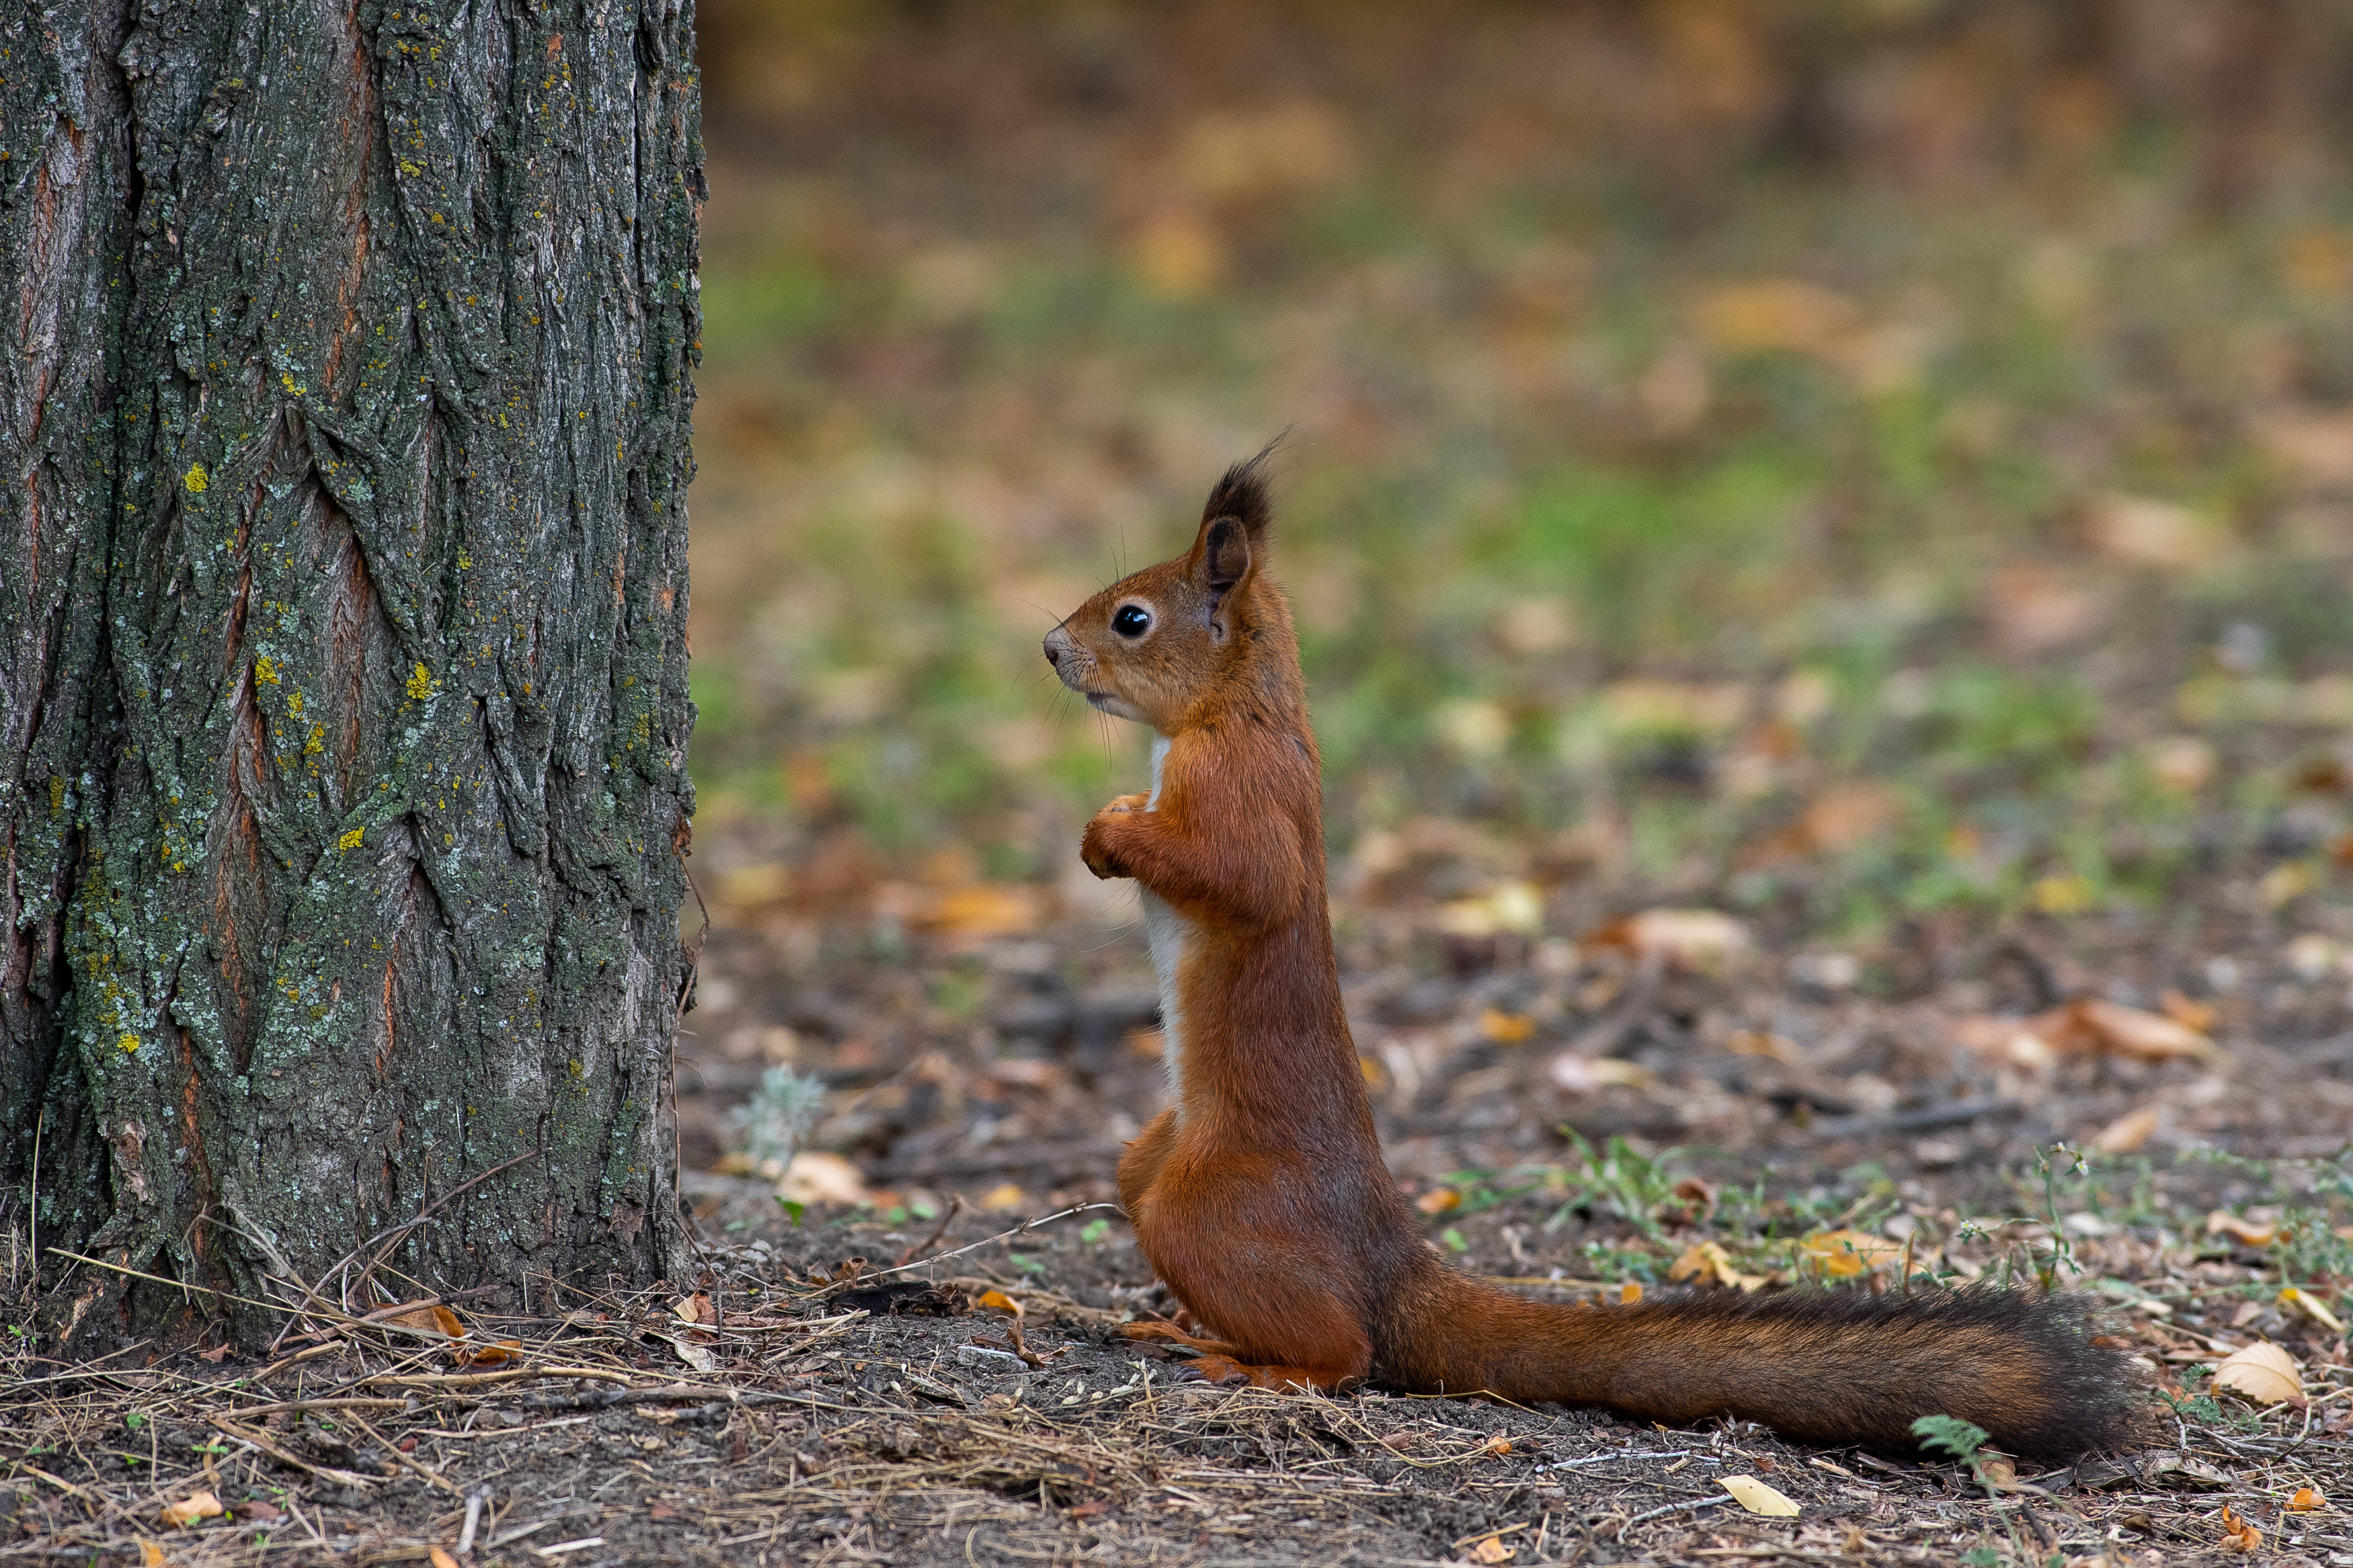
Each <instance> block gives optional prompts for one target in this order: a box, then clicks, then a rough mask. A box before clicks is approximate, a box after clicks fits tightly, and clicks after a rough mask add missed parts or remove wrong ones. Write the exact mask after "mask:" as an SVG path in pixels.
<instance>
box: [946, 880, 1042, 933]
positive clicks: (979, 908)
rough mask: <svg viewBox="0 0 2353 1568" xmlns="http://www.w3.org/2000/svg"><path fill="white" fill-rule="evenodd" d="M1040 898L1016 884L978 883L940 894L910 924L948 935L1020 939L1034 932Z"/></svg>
mask: <svg viewBox="0 0 2353 1568" xmlns="http://www.w3.org/2000/svg"><path fill="white" fill-rule="evenodd" d="M1043 914H1044V907H1043V895H1042V894H1041V893H1040V892H1039V889H1036V888H1032V887H1029V886H1028V885H1026V884H1024V883H1018V882H977V883H975V884H974V885H973V886H971V887H968V888H957V889H953V890H951V891H948V892H944V893H942V894H940V895H939V896H938V897H937V898H935V899H934V900H931V902H930V903H929V904H928V905H927V906H926V907H924V908H923V909H921V910H917V911H916V913H915V915H914V918H913V923H914V924H915V925H916V926H918V927H920V928H922V929H923V930H925V931H941V932H944V933H945V934H947V935H950V936H967V937H983V936H1019V935H1022V934H1023V933H1025V932H1027V931H1034V930H1035V929H1037V926H1038V922H1039V919H1040V918H1041V917H1042V916H1043Z"/></svg>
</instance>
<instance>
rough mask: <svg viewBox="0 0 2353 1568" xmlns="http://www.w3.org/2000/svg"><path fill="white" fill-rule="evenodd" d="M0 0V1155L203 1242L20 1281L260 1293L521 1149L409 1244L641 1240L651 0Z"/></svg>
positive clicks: (651, 853)
mask: <svg viewBox="0 0 2353 1568" xmlns="http://www.w3.org/2000/svg"><path fill="white" fill-rule="evenodd" d="M59 22H63V23H65V24H67V25H66V26H58V23H59ZM0 35H4V36H5V51H6V52H5V58H0V250H5V257H6V265H7V266H8V268H9V270H10V276H11V278H12V279H14V280H15V281H16V284H17V289H18V293H17V296H16V297H17V298H20V299H21V300H25V301H27V302H28V304H27V308H26V310H23V311H21V312H20V311H18V310H8V311H6V312H0V314H5V329H0V330H5V331H7V332H8V334H9V340H8V344H7V346H8V348H9V349H10V350H11V351H12V352H11V353H9V354H8V355H7V356H6V357H7V360H8V363H7V364H6V365H5V367H0V418H5V421H6V424H5V431H6V434H7V442H6V444H7V445H8V446H9V448H10V449H12V450H20V451H22V452H23V454H24V459H23V465H22V469H21V478H20V479H19V480H18V482H16V484H14V485H13V486H12V487H11V489H9V490H8V492H7V493H6V496H5V500H0V528H5V530H6V531H7V533H6V537H7V539H8V541H9V549H10V553H11V557H12V560H11V562H6V563H0V634H5V636H6V637H7V639H8V640H7V642H6V644H5V655H0V661H5V670H0V679H5V683H6V691H7V700H8V706H7V712H6V717H5V721H0V792H5V793H0V826H5V834H6V840H5V847H6V851H7V860H6V874H7V884H6V887H5V900H6V905H5V907H6V912H7V915H8V926H7V929H8V934H9V945H8V948H7V950H6V952H7V967H6V970H5V975H0V1028H5V1036H0V1052H5V1054H0V1118H5V1121H0V1142H5V1150H4V1151H0V1179H5V1181H6V1182H7V1183H8V1184H10V1185H11V1187H12V1188H13V1189H14V1190H15V1191H16V1192H17V1193H18V1194H24V1193H26V1192H27V1191H36V1192H37V1203H38V1205H39V1207H38V1209H37V1220H38V1226H39V1230H40V1234H41V1236H42V1238H43V1243H44V1246H45V1247H46V1246H47V1245H48V1244H49V1243H51V1242H55V1243H57V1244H58V1245H59V1246H62V1247H69V1248H70V1249H71V1250H75V1251H79V1252H83V1253H85V1254H87V1255H89V1256H91V1257H96V1258H101V1259H103V1260H104V1261H106V1262H109V1263H112V1264H116V1265H118V1266H120V1267H121V1268H129V1269H135V1270H139V1271H141V1272H143V1273H147V1274H153V1275H157V1276H161V1277H164V1278H166V1279H173V1280H176V1281H183V1282H185V1283H188V1284H195V1285H205V1286H208V1287H211V1288H212V1289H214V1290H216V1291H218V1292H224V1293H226V1295H225V1296H203V1295H197V1296H194V1297H191V1296H188V1295H184V1294H183V1293H182V1292H180V1291H177V1290H174V1289H166V1288H164V1287H160V1286H153V1285H142V1284H139V1283H137V1282H135V1281H131V1280H130V1279H129V1277H128V1276H125V1275H123V1274H120V1273H115V1272H110V1271H107V1270H103V1269H97V1268H90V1267H89V1266H87V1265H70V1266H69V1265H67V1264H66V1263H64V1262H62V1261H60V1260H58V1259H56V1258H51V1259H50V1260H49V1262H48V1265H47V1268H45V1271H44V1279H45V1281H46V1282H47V1287H48V1289H49V1290H50V1295H49V1299H48V1309H47V1321H48V1325H49V1327H50V1328H51V1329H52V1331H55V1332H57V1333H58V1334H60V1335H64V1336H68V1337H75V1336H79V1337H83V1338H90V1337H92V1336H96V1337H100V1338H102V1337H111V1336H114V1335H118V1334H121V1333H124V1332H134V1331H135V1332H142V1333H144V1332H151V1331H155V1330H156V1329H157V1327H158V1326H159V1325H162V1324H164V1323H166V1322H168V1321H173V1320H176V1319H180V1318H182V1317H183V1316H184V1315H185V1311H186V1310H188V1308H187V1303H188V1302H189V1301H191V1300H194V1301H195V1304H196V1307H197V1308H198V1309H199V1310H203V1311H206V1313H208V1314H212V1315H225V1316H226V1317H227V1319H228V1320H229V1321H231V1322H232V1323H233V1324H234V1325H235V1327H236V1328H237V1331H239V1332H240V1333H241V1334H242V1335H243V1336H244V1337H246V1338H248V1339H252V1338H254V1337H256V1336H258V1335H259V1334H260V1333H263V1332H266V1331H270V1330H273V1329H274V1327H275V1324H274V1323H272V1322H270V1321H269V1319H268V1316H267V1314H262V1313H259V1312H257V1311H255V1310H251V1309H246V1308H239V1307H237V1306H235V1305H234V1304H233V1303H229V1302H227V1300H226V1297H227V1296H242V1297H247V1298H251V1299H267V1298H268V1297H269V1292H270V1290H271V1289H273V1287H272V1286H270V1285H269V1282H268V1281H269V1279H271V1278H273V1277H281V1276H294V1277H300V1278H301V1279H311V1280H314V1279H316V1278H317V1277H318V1275H319V1274H320V1273H322V1272H323V1271H324V1270H325V1269H326V1268H329V1267H330V1266H332V1264H333V1263H334V1262H335V1261H336V1260H337V1259H339V1258H343V1257H344V1256H345V1255H346V1254H347V1253H348V1252H349V1251H350V1250H351V1249H352V1248H353V1247H355V1246H357V1245H358V1244H359V1243H360V1242H362V1241H364V1239H366V1238H367V1237H370V1236H373V1235H375V1234H376V1233H377V1232H380V1231H382V1230H384V1229H385V1228H386V1227H387V1226H394V1225H396V1224H398V1223H400V1222H401V1221H402V1220H405V1219H406V1218H409V1217H411V1216H413V1215H416V1214H417V1213H418V1212H419V1210H420V1208H421V1207H422V1206H423V1205H427V1204H428V1203H430V1202H432V1201H433V1200H434V1199H435V1198H438V1196H440V1195H441V1194H445V1193H447V1192H449V1191H450V1190H452V1189H454V1188H455V1187H457V1186H458V1185H459V1184H461V1183H464V1182H466V1181H468V1180H470V1178H472V1177H475V1176H477V1175H480V1173H483V1172H485V1171H488V1170H490V1169H491V1167H493V1166H496V1165H498V1164H500V1163H501V1162H504V1161H508V1160H510V1159H512V1158H514V1157H515V1156H518V1155H523V1156H528V1157H527V1158H525V1159H523V1160H522V1163H519V1164H516V1165H514V1166H513V1167H512V1168H511V1169H509V1170H507V1171H504V1172H501V1173H500V1174H498V1175H497V1176H495V1177H493V1178H492V1179H491V1180H489V1181H487V1182H484V1183H483V1184H480V1186H478V1187H475V1188H473V1189H471V1190H470V1191H469V1192H467V1193H466V1194H464V1195H463V1196H462V1198H461V1199H459V1201H458V1202H456V1203H453V1204H452V1205H449V1206H448V1208H447V1209H446V1210H443V1211H441V1212H438V1213H437V1214H436V1215H435V1218H434V1221H433V1223H432V1224H430V1225H428V1226H422V1227H419V1228H418V1229H417V1230H416V1231H415V1232H413V1233H411V1235H410V1236H409V1237H407V1238H406V1241H405V1243H404V1251H403V1252H402V1253H401V1254H399V1255H398V1256H397V1257H396V1258H395V1259H394V1262H395V1263H396V1266H397V1267H398V1268H400V1269H401V1270H402V1271H404V1272H406V1273H407V1274H408V1275H410V1276H411V1277H412V1278H414V1279H417V1280H418V1281H420V1282H421V1283H423V1284H425V1285H427V1286H428V1287H432V1288H443V1289H457V1288H461V1287H466V1286H472V1285H478V1284H483V1283H492V1284H505V1285H519V1286H524V1287H525V1288H527V1289H528V1288H530V1287H531V1284H532V1282H533V1281H534V1280H536V1279H542V1278H545V1279H579V1278H582V1277H584V1276H585V1277H589V1278H594V1279H596V1280H598V1281H601V1280H603V1279H605V1278H606V1277H607V1276H609V1275H618V1276H622V1277H627V1278H636V1279H646V1278H650V1277H652V1276H654V1275H656V1274H659V1273H660V1272H662V1271H664V1270H666V1269H668V1268H670V1267H672V1266H674V1265H675V1264H676V1263H677V1262H678V1261H679V1258H678V1253H677V1249H678V1247H680V1245H681V1237H680V1234H679V1227H678V1221H677V1211H676V1206H675V1200H674V1197H673V1196H672V1188H673V1180H674V1172H673V1171H672V1170H671V1168H670V1162H671V1149H670V1134H669V1131H668V1126H667V1121H666V1113H665V1111H664V1109H663V1108H664V1106H665V1104H666V1089H667V1085H666V1074H667V1070H668V1062H669V1053H670V1045H671V1040H672V1036H673V1033H674V1029H675V1025H676V1008H677V1000H678V994H679V990H680V985H681V978H682V961H681V952H680V944H679V940H678V922H677V918H676V910H677V908H678V905H679V901H680V899H681V893H682V891H683V885H684V884H683V876H684V872H683V866H682V863H681V862H682V857H683V854H684V850H685V845H686V837H687V822H688V818H689V816H690V814H691V808H692V800H691V786H690V784H688V782H687V777H686V772H685V745H686V740H687V733H688V730H689V728H690V726H691V717H692V710H691V704H690V703H689V701H688V700H687V695H686V679H685V675H686V670H685V662H686V649H685V626H686V612H687V570H686V533H685V489H686V483H687V479H688V478H689V476H690V473H691V455H690V448H689V443H688V416H689V413H690V410H691V404H692V386H691V367H692V363H693V361H694V357H695V352H696V343H695V340H696V333H697V331H698V316H697V307H696V298H695V288H696V284H695V265H696V251H695V243H696V242H695V223H696V216H697V209H698V205H699V201H700V196H701V178H702V176H701V168H700V164H701V156H702V153H701V145H700V137H699V129H698V121H697V112H698V110H697V99H696V83H695V77H694V71H693V65H692V58H693V57H692V47H691V46H692V15H691V7H690V6H688V5H681V4H666V3H664V0H638V4H637V5H634V6H632V5H626V4H623V5H603V4H596V5H591V4H576V5H561V4H559V5H531V4H528V3H525V0H505V3H502V4H501V3H496V0H400V3H398V4H375V3H370V4H363V5H359V6H358V7H357V8H356V9H353V8H351V7H348V6H344V5H331V4H325V3H322V0H260V3H259V4H252V5H238V6H233V7H220V6H214V5H209V4H204V3H202V0H185V3H176V4H175V3H171V0H146V3H143V4H140V5H136V6H133V7H131V8H129V9H128V10H125V9H124V8H122V7H119V6H110V5H99V4H91V5H88V6H87V7H86V9H84V10H81V11H79V12H75V11H69V10H68V9H66V8H62V7H61V8H58V9H57V10H56V11H53V12H51V13H48V14H47V19H46V20H45V19H44V17H43V16H41V15H38V14H36V13H34V12H32V11H31V9H30V8H29V7H19V8H17V10H16V14H15V16H13V17H11V18H9V19H8V20H7V21H5V22H0ZM36 1130H38V1131H39V1133H40V1139H41V1144H42V1152H41V1157H40V1168H39V1170H38V1171H37V1172H35V1171H34V1169H33V1168H32V1161H31V1142H32V1138H33V1134H34V1132H35V1131H36Z"/></svg>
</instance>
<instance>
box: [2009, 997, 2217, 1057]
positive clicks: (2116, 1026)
mask: <svg viewBox="0 0 2353 1568" xmlns="http://www.w3.org/2000/svg"><path fill="white" fill-rule="evenodd" d="M2033 1032H2034V1033H2035V1034H2036V1035H2037V1036H2039V1037H2042V1039H2044V1040H2046V1041H2048V1042H2049V1043H2050V1044H2051V1046H2052V1048H2053V1049H2056V1050H2062V1051H2113V1052H2115V1053H2116V1055H2118V1056H2123V1057H2131V1058H2135V1059H2137V1060H2139V1061H2145V1062H2163V1061H2173V1060H2176V1059H2178V1058H2185V1057H2186V1058H2194V1059H2196V1060H2199V1061H2203V1062H2209V1063H2212V1062H2219V1061H2221V1059H2222V1055H2223V1054H2222V1051H2221V1048H2220V1047H2217V1046H2216V1045H2215V1044H2214V1042H2213V1041H2212V1040H2211V1039H2209V1038H2208V1037H2205V1036H2204V1035H2201V1034H2200V1033H2199V1032H2198V1031H2197V1030H2195V1029H2191V1028H2187V1027H2185V1026H2182V1025H2180V1024H2179V1023H2177V1022H2175V1021H2174V1020H2173V1019H2171V1018H2168V1017H2166V1016H2163V1015H2162V1014H2158V1013H2146V1012H2143V1011H2142V1010H2141V1009H2139V1008H2137V1007H2127V1006H2125V1005H2123V1004H2122V1003H2117V1002H2103V1001H2099V1000H2096V999H2092V998H2086V999H2084V1000H2083V1001H2078V1002H2070V1003H2069V1004H2067V1005H2065V1006H2063V1007H2060V1008H2057V1009H2054V1010H2053V1011H2052V1012H2049V1013H2045V1014H2044V1015H2042V1016H2041V1017H2039V1018H2037V1019H2035V1020H2034V1022H2033Z"/></svg>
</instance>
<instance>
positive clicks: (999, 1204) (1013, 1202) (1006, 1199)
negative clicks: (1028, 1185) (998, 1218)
mask: <svg viewBox="0 0 2353 1568" xmlns="http://www.w3.org/2000/svg"><path fill="white" fill-rule="evenodd" d="M1028 1202H1029V1194H1027V1193H1025V1192H1023V1191H1022V1190H1021V1189H1020V1188H1019V1187H1017V1186H1015V1185H1014V1184H1012V1183H1011V1182H999V1183H997V1185H995V1186H993V1187H991V1188H989V1189H988V1191H987V1192H986V1193H984V1194H981V1198H980V1206H981V1207H982V1208H985V1209H987V1210H988V1211H989V1212H990V1213H991V1214H1002V1213H1004V1212H1005V1211H1007V1210H1008V1209H1018V1208H1019V1207H1021V1206H1022V1205H1024V1204H1027V1203H1028Z"/></svg>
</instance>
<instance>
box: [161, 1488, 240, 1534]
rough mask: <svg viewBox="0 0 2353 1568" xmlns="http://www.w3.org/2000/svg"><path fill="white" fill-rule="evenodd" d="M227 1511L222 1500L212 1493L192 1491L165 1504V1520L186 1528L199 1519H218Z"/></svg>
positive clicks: (167, 1522)
mask: <svg viewBox="0 0 2353 1568" xmlns="http://www.w3.org/2000/svg"><path fill="white" fill-rule="evenodd" d="M227 1511H228V1510H227V1509H225V1508H223V1507H222V1506H221V1500H220V1499H218V1498H216V1497H215V1496H214V1495H213V1494H212V1493H210V1492H208V1491H207V1492H190V1493H189V1494H188V1495H187V1496H186V1497H184V1498H182V1499H181V1500H179V1501H177V1502H171V1503H165V1504H164V1522H165V1523H166V1524H176V1525H178V1526H180V1527H181V1528H182V1529H185V1528H187V1527H188V1526H189V1525H192V1524H194V1523H195V1522H196V1521H198V1520H205V1519H218V1518H219V1517H220V1516H221V1515H222V1514H224V1513H227Z"/></svg>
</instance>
